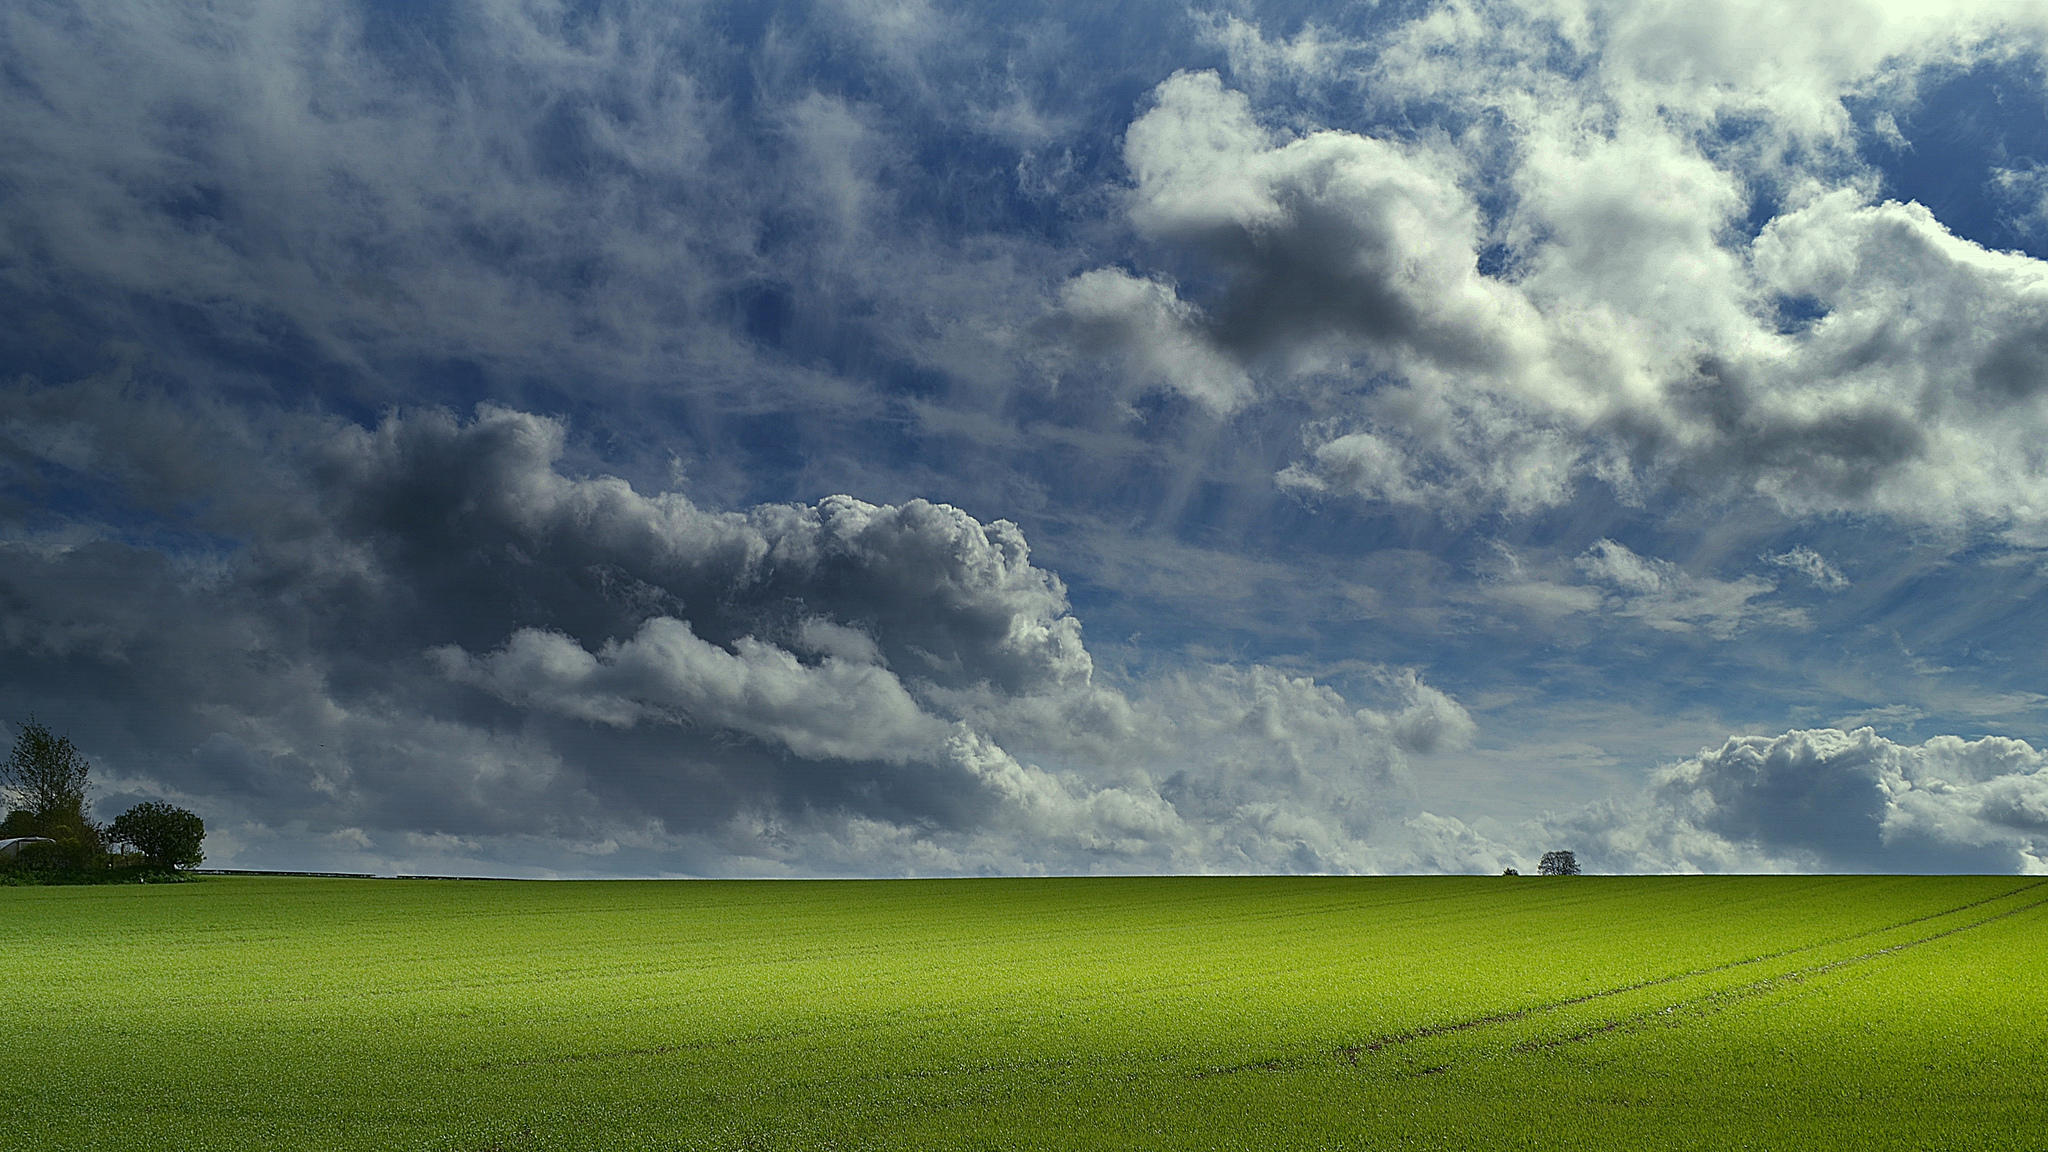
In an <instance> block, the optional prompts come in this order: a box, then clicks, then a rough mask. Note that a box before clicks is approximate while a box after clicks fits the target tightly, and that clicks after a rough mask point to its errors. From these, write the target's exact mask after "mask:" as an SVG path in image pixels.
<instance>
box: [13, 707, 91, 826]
mask: <svg viewBox="0 0 2048 1152" xmlns="http://www.w3.org/2000/svg"><path fill="white" fill-rule="evenodd" d="M91 767H92V766H91V765H90V764H88V763H86V760H85V757H84V756H82V755H80V754H79V751H78V749H77V748H74V747H72V744H71V737H69V736H56V735H52V734H51V732H50V730H49V729H48V728H46V727H44V726H43V725H42V724H41V723H39V722H38V721H37V720H36V718H35V717H33V716H31V717H29V718H28V722H27V723H26V724H23V725H22V726H21V735H19V736H16V737H15V738H14V751H13V752H12V753H10V754H9V755H8V757H7V761H6V763H4V764H0V782H4V783H6V784H7V785H8V787H10V788H13V789H14V791H15V792H16V793H18V794H19V795H20V797H21V803H22V807H24V808H25V809H27V810H28V814H29V817H30V819H32V820H35V821H37V822H38V823H40V822H43V821H47V820H50V819H52V818H60V819H61V818H62V817H64V816H68V815H73V814H75V815H76V816H77V817H78V819H80V820H83V819H85V790H86V778H85V777H86V773H87V772H88V771H90V770H91ZM43 835H46V836H47V835H49V833H47V832H46V833H43Z"/></svg>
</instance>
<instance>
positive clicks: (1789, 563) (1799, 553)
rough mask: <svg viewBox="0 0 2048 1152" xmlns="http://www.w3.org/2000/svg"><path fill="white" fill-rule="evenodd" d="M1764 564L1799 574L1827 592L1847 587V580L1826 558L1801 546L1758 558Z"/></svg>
mask: <svg viewBox="0 0 2048 1152" xmlns="http://www.w3.org/2000/svg"><path fill="white" fill-rule="evenodd" d="M1760 559H1761V560H1763V562H1764V563H1766V564H1769V565H1772V566H1773V567H1777V568H1785V569H1789V570H1791V571H1793V572H1797V573H1799V574H1800V575H1801V576H1804V577H1806V578H1807V579H1808V580H1811V581H1813V583H1814V585H1815V586H1816V587H1819V588H1824V589H1826V590H1827V591H1829V592H1839V591H1841V590H1842V589H1844V588H1847V587H1848V586H1849V578H1848V577H1847V576H1844V575H1842V570H1841V569H1839V568H1837V567H1835V566H1834V564H1833V563H1831V562H1830V561H1829V560H1828V558H1827V557H1825V556H1823V555H1821V554H1820V553H1818V552H1816V551H1814V550H1813V549H1811V548H1808V547H1807V546H1806V545H1804V544H1801V545H1799V546H1797V547H1795V548H1793V549H1792V550H1790V551H1788V552H1779V553H1775V554H1771V555H1766V556H1763V557H1760Z"/></svg>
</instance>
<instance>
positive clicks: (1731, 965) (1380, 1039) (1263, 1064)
mask: <svg viewBox="0 0 2048 1152" xmlns="http://www.w3.org/2000/svg"><path fill="white" fill-rule="evenodd" d="M2043 884H2048V880H2036V881H2033V882H2032V883H2028V884H2022V885H2020V886H2019V887H2017V888H2011V889H2007V890H2006V891H2004V892H1998V893H1994V894H1993V895H1990V896H1985V897H1982V898H1980V899H1977V900H1970V901H1967V902H1965V903H1962V904H1958V905H1956V906H1954V907H1952V908H1944V909H1941V910H1939V911H1935V912H1929V913H1926V914H1925V915H1921V916H1914V917H1911V918H1909V919H1906V920H1900V921H1898V922H1896V923H1892V924H1886V925H1881V926H1879V927H1876V928H1867V929H1864V930H1862V931H1859V932H1850V933H1846V934H1844V935H1841V936H1833V937H1829V938H1828V939H1825V940H1818V941H1814V942H1813V943H1810V944H1801V945H1799V946H1797V947H1793V948H1783V949H1780V950H1778V951H1776V952H1766V953H1763V954H1762V955H1758V956H1751V957H1748V958H1747V959H1743V960H1731V961H1729V962H1727V963H1725V964H1716V965H1712V966H1710V967H1706V968H1695V969H1692V970H1690V971H1686V972H1677V973H1672V974H1670V975H1666V976H1657V977H1653V978H1651V979H1648V980H1638V981H1636V982H1634V983H1630V984H1623V985H1619V986H1617V987H1613V988H1605V989H1601V990H1600V991H1597V992H1587V993H1584V994H1582V995H1578V996H1571V997H1567V998H1565V999H1563V1000H1556V1001H1552V1002H1550V1003H1548V1004H1537V1005H1532V1006H1530V1007H1528V1008H1514V1009H1508V1010H1504V1011H1500V1012H1489V1013H1486V1014H1485V1015H1482V1016H1475V1017H1472V1018H1470V1019H1466V1020H1457V1021H1452V1022H1449V1023H1445V1024H1431V1025H1426V1026H1424V1027H1421V1028H1410V1029H1406V1030H1404V1031H1401V1032H1395V1033H1389V1034H1387V1035H1384V1036H1376V1037H1374V1038H1373V1039H1371V1040H1366V1041H1362V1042H1360V1043H1357V1044H1346V1045H1343V1046H1341V1047H1339V1048H1337V1049H1336V1050H1335V1051H1334V1052H1333V1053H1332V1055H1334V1056H1335V1057H1336V1058H1338V1059H1340V1060H1342V1061H1344V1062H1345V1063H1346V1064H1351V1065H1356V1064H1358V1063H1359V1061H1360V1060H1361V1059H1362V1058H1363V1057H1364V1056H1365V1055H1366V1054H1367V1053H1369V1052H1380V1051H1384V1050H1386V1049H1389V1048H1396V1047H1399V1046H1401V1045H1405V1044H1413V1043H1416V1042H1417V1041H1421V1040H1430V1039H1434V1038H1436V1037H1438V1036H1449V1035H1455V1034H1457V1033H1460V1032H1469V1031H1473V1030H1475V1029H1480V1028H1490V1027H1494V1026H1496V1025H1500V1024H1511V1023H1514V1022H1515V1021H1517V1020H1525V1019H1528V1018H1530V1017H1532V1016H1539V1015H1544V1014H1547V1013H1551V1012H1557V1011H1561V1010H1563V1009H1566V1008H1572V1007H1576V1006H1578V1005H1580V1004H1586V1003H1590V1002H1592V1001H1595V1000H1602V999H1607V998H1610V997H1614V996H1621V995H1625V994H1627V993H1630V992H1638V991H1641V990H1642V989H1645V988H1655V987H1658V986H1659V985H1664V984H1675V983H1678V982H1680V981H1684V980H1691V979H1694V978H1696V977H1700V976H1711V975H1713V974H1715V973H1717V972H1727V971H1731V970H1733V969H1736V968H1743V967H1747V966H1749V965H1752V964H1762V963H1767V962H1769V961H1772V960H1778V959H1782V958H1784V957H1786V956H1794V955H1797V954H1799V953H1801V952H1811V951H1813V950H1814V949H1816V948H1825V947H1827V946H1829V945H1831V944H1840V943H1843V942H1845V941H1849V940H1857V939H1861V938H1863V937H1866V936H1875V935H1879V934H1881V933H1885V932H1895V931H1897V930H1899V929H1900V928H1909V927H1911V926H1913V925H1915V924H1923V923H1926V922H1927V921H1929V920H1939V919H1942V918H1944V917H1948V916H1953V915H1955V914H1956V913H1958V912H1967V911H1969V910H1970V909H1972V908H1977V907H1981V906H1983V905H1985V904H1990V903H1994V902H1996V901H1999V900H2005V899H2009V898H2011V897H2013V896H2017V895H2020V894H2022V893H2024V892H2028V891H2031V890H2032V889H2035V888H2039V887H2041V886H2042V885H2043ZM2043 904H2048V897H2044V898H2042V899H2040V900H2036V901H2034V902H2033V903H2031V904H2025V905H2021V906H2019V907H2017V908H2010V909H2007V910H2006V911H2004V912H1999V913H1996V914H1994V915H1992V916H1988V917H1986V918H1984V919H1983V920H1978V921H1973V922H1971V923H1969V924H1963V925H1958V926H1957V927H1954V928H1948V929H1944V930H1942V931H1940V932H1936V933H1934V934H1932V935H1929V936H1926V937H1923V938H1921V939H1918V940H1911V941H1907V942H1906V943H1904V944H1895V945H1892V946H1890V947H1887V948H1880V949H1877V950H1875V951H1872V952H1867V953H1863V954H1862V955H1860V956H1855V957H1848V958H1845V959H1843V960H1837V961H1830V962H1828V963H1827V964H1821V965H1815V966H1813V967H1812V968H1808V969H1800V970H1798V971H1799V974H1802V975H1812V974H1815V973H1819V972H1825V971H1828V970H1831V969H1833V968H1837V967H1841V966H1843V965H1845V964H1849V963H1857V962H1861V961H1863V960H1869V959H1874V958H1876V957H1879V956H1884V955H1888V954H1890V953H1892V952H1896V951H1899V950H1900V949H1902V948H1909V947H1914V946H1917V945H1919V944H1924V943H1927V942H1929V941H1932V940H1939V939H1941V938H1942V937H1944V936H1949V935H1953V934H1954V933H1957V932H1962V931H1967V930H1968V929H1971V928H1976V927H1979V926H1981V925H1984V924H1989V923H1991V922H1992V921H1994V920H2000V919H2003V918H2005V917H2007V916H2011V915H2014V914H2016V913H2019V912H2024V911H2027V910H2029V909H2032V908H2038V907H2040V906H2041V905H2043ZM1787 975H1788V976H1789V975H1791V974H1787ZM1771 979H1772V980H1777V979H1778V978H1775V977H1774V978H1771ZM1767 982H1769V981H1758V982H1757V983H1758V984H1763V983H1767ZM1745 987H1750V986H1748V985H1746V986H1745ZM1759 994H1761V993H1759ZM1714 995H1716V994H1713V993H1710V994H1708V996H1705V997H1700V998H1698V999H1699V1000H1700V1001H1705V1000H1707V999H1710V998H1711V997H1712V996H1714ZM1679 1003H1680V1004H1687V1003H1691V1002H1689V1001H1680V1002H1679ZM1662 1011H1663V1010H1662V1009H1660V1010H1658V1012H1650V1013H1643V1014H1640V1015H1638V1016H1633V1017H1627V1018H1624V1019H1647V1018H1648V1017H1649V1016H1652V1015H1657V1014H1659V1013H1661V1012H1662ZM1619 1026H1620V1025H1619V1024H1616V1025H1615V1027H1619ZM1612 1030H1613V1028H1612V1027H1604V1026H1603V1027H1601V1028H1596V1029H1593V1030H1590V1031H1589V1032H1587V1033H1586V1034H1585V1036H1586V1037H1588V1038H1590V1037H1591V1036H1594V1035H1599V1034H1602V1033H1604V1032H1607V1031H1612ZM1309 1062H1310V1061H1309V1060H1308V1059H1305V1058H1300V1057H1275V1058H1273V1059H1269V1060H1254V1061H1247V1062H1245V1063H1243V1064H1233V1065H1227V1066H1224V1067H1219V1068H1211V1069H1205V1070H1203V1071H1201V1072H1196V1073H1194V1074H1193V1078H1194V1079H1208V1078H1209V1077H1212V1076H1226V1075H1231V1074H1234V1073H1238V1072H1279V1071H1285V1070H1289V1069H1293V1068H1299V1067H1302V1066H1304V1065H1306V1064H1307V1063H1309ZM1442 1070H1443V1068H1441V1067H1439V1068H1433V1069H1431V1070H1430V1071H1442Z"/></svg>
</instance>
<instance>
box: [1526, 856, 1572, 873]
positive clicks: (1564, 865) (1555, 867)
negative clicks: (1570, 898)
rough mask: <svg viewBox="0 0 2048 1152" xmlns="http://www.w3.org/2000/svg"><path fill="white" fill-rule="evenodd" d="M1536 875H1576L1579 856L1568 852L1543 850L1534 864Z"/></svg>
mask: <svg viewBox="0 0 2048 1152" xmlns="http://www.w3.org/2000/svg"><path fill="white" fill-rule="evenodd" d="M1536 874H1537V875H1538V876H1577V875H1578V874H1579V858H1578V857H1576V856H1574V855H1572V854H1571V853H1570V852H1545V853H1544V854H1543V859H1542V861H1541V862H1539V863H1538V864H1537V865H1536Z"/></svg>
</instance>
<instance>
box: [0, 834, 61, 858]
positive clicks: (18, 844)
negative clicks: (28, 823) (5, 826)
mask: <svg viewBox="0 0 2048 1152" xmlns="http://www.w3.org/2000/svg"><path fill="white" fill-rule="evenodd" d="M55 843H56V841H55V840H52V839H50V838H49V837H48V836H15V837H12V838H11V839H7V840H0V860H12V859H14V858H15V857H16V856H19V855H21V850H22V849H23V848H26V847H28V846H29V845H31V844H55Z"/></svg>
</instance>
